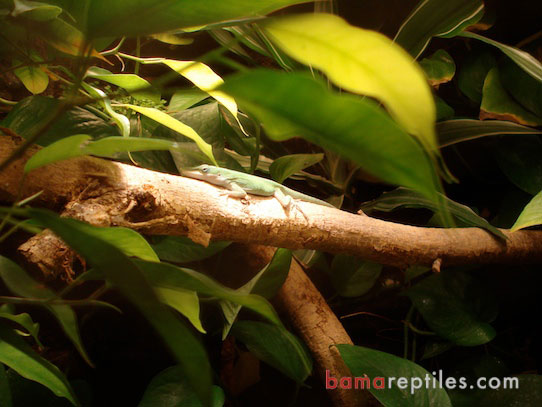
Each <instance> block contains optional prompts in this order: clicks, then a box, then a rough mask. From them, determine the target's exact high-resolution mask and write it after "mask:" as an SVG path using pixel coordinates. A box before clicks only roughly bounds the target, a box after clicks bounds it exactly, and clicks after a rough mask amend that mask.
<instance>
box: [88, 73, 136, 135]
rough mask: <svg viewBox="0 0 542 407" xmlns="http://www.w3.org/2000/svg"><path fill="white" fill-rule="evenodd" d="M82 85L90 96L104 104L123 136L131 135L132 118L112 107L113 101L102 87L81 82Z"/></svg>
mask: <svg viewBox="0 0 542 407" xmlns="http://www.w3.org/2000/svg"><path fill="white" fill-rule="evenodd" d="M81 86H82V87H83V89H85V90H86V91H87V92H88V93H89V94H90V96H92V97H93V98H95V99H96V101H97V103H98V104H99V105H100V106H102V108H103V109H104V110H105V111H106V113H107V114H108V115H109V116H110V117H111V118H112V119H113V121H114V122H115V124H116V125H117V126H118V128H119V132H120V134H121V135H122V137H129V136H130V120H129V119H128V118H127V117H126V116H124V115H123V114H120V113H117V112H115V110H113V108H112V107H111V101H110V100H109V98H108V97H107V95H106V94H105V92H103V91H102V90H101V89H98V88H95V87H93V86H90V85H89V84H88V83H85V82H81Z"/></svg>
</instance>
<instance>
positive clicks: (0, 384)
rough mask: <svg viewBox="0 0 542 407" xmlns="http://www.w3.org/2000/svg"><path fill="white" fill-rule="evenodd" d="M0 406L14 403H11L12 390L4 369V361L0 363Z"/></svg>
mask: <svg viewBox="0 0 542 407" xmlns="http://www.w3.org/2000/svg"><path fill="white" fill-rule="evenodd" d="M0 406H3V407H13V404H11V391H10V390H9V383H8V377H7V376H6V369H4V365H3V364H2V363H0Z"/></svg>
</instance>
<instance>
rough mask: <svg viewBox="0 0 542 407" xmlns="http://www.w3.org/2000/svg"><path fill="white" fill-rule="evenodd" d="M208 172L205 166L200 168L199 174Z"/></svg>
mask: <svg viewBox="0 0 542 407" xmlns="http://www.w3.org/2000/svg"><path fill="white" fill-rule="evenodd" d="M207 171H209V167H207V166H206V165H205V166H203V167H201V172H207Z"/></svg>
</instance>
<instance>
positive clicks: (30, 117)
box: [1, 96, 118, 146]
mask: <svg viewBox="0 0 542 407" xmlns="http://www.w3.org/2000/svg"><path fill="white" fill-rule="evenodd" d="M59 104H60V100H59V99H53V98H48V97H44V96H31V97H28V98H25V99H23V100H21V101H20V102H19V103H17V105H15V107H14V108H13V109H12V110H11V111H10V112H9V114H8V115H7V116H6V118H5V119H4V120H3V121H2V122H1V123H2V126H4V127H8V128H9V129H11V130H13V131H14V132H15V133H16V134H18V135H19V136H21V137H23V138H27V137H28V136H29V135H31V134H32V133H33V131H34V130H35V128H37V127H38V128H39V127H40V125H41V124H42V123H44V122H45V121H47V120H48V119H49V117H50V116H51V115H52V114H53V113H54V112H55V110H56V109H57V108H58V106H59ZM74 134H88V135H90V136H92V137H97V138H99V137H105V136H116V135H118V132H117V129H116V128H115V127H114V126H112V125H111V124H109V122H108V120H104V119H103V118H101V117H98V116H96V115H95V114H94V113H91V112H90V111H88V110H86V109H83V108H80V107H74V108H73V109H70V110H69V111H67V112H66V113H64V114H63V115H62V116H61V117H60V118H59V119H58V120H57V121H55V122H54V123H53V125H52V126H51V127H50V128H49V129H48V130H47V131H46V132H45V133H44V134H43V135H42V136H41V137H40V138H39V139H38V144H39V145H41V146H46V145H48V144H51V143H53V142H55V141H57V140H60V139H63V138H65V137H68V136H73V135H74Z"/></svg>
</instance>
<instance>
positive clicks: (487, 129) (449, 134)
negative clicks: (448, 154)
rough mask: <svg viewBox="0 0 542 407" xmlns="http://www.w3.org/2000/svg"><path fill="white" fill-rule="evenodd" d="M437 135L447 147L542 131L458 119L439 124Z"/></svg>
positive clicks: (489, 121) (541, 132)
mask: <svg viewBox="0 0 542 407" xmlns="http://www.w3.org/2000/svg"><path fill="white" fill-rule="evenodd" d="M437 133H438V139H439V144H440V146H441V147H446V146H450V145H452V144H455V143H460V142H462V141H467V140H473V139H476V138H480V137H485V136H496V135H503V134H525V135H529V134H542V130H538V129H532V128H530V127H525V126H522V125H521V124H517V123H513V122H507V121H503V120H485V121H483V120H472V119H457V120H448V121H444V122H440V123H437Z"/></svg>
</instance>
